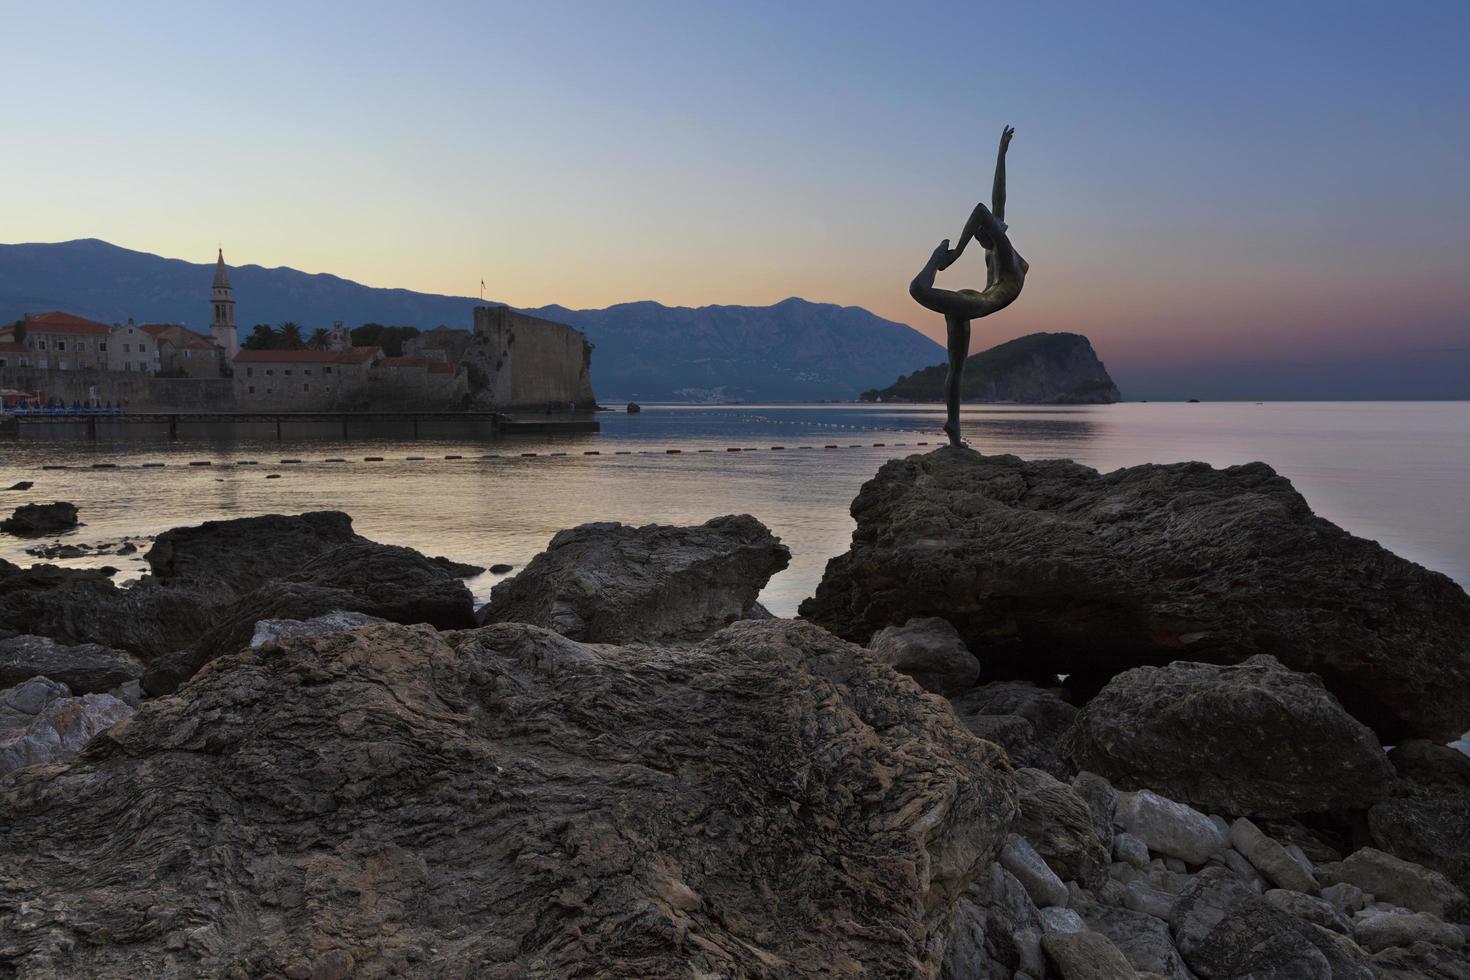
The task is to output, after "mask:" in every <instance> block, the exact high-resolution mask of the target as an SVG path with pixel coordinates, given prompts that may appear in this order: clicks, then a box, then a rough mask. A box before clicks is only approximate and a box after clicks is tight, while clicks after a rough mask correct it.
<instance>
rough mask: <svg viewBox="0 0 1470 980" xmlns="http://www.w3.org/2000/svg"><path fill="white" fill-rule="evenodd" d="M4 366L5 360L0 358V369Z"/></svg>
mask: <svg viewBox="0 0 1470 980" xmlns="http://www.w3.org/2000/svg"><path fill="white" fill-rule="evenodd" d="M4 366H5V358H3V357H0V368H3V367H4Z"/></svg>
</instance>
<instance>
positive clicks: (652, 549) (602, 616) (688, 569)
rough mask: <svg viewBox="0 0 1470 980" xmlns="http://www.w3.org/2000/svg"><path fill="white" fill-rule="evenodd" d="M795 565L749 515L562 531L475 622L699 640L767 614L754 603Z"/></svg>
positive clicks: (602, 636) (602, 639) (577, 635)
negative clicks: (769, 583)
mask: <svg viewBox="0 0 1470 980" xmlns="http://www.w3.org/2000/svg"><path fill="white" fill-rule="evenodd" d="M790 560H791V552H790V551H789V550H788V549H787V547H786V546H785V545H783V544H782V543H781V541H780V539H779V538H777V537H776V536H775V535H773V534H771V532H770V531H769V530H767V529H766V526H765V525H764V524H762V523H761V522H760V521H758V520H756V519H755V518H754V517H751V516H750V515H748V514H741V515H732V516H726V517H716V518H714V519H713V520H710V521H706V522H705V523H704V524H701V525H699V526H698V527H672V526H666V525H661V524H649V525H646V526H644V527H631V526H629V525H625V524H617V523H597V524H583V525H581V526H579V527H574V528H570V529H569V530H565V531H559V532H557V534H556V535H555V536H554V537H553V538H552V539H551V543H550V544H549V545H548V546H547V548H546V550H545V551H543V552H542V553H541V554H539V555H537V556H536V557H535V558H533V559H531V561H530V562H529V563H528V564H527V565H526V566H525V568H523V569H521V571H520V572H518V573H516V575H515V577H514V578H510V579H507V580H505V581H503V582H501V583H499V584H498V585H496V586H495V588H494V589H493V590H492V591H491V593H490V601H489V603H487V604H486V605H485V606H482V607H481V608H480V611H479V612H478V614H477V616H478V619H479V621H480V622H481V623H482V624H489V623H508V622H509V623H529V624H532V625H536V626H545V627H546V628H548V629H553V630H556V631H557V632H558V633H560V634H562V635H563V636H566V637H569V638H571V639H575V640H582V641H584V642H588V643H631V642H637V641H645V642H656V641H666V640H695V639H699V638H701V637H704V636H708V635H710V634H711V633H713V632H715V631H716V630H718V629H720V628H721V627H724V626H726V625H728V624H729V623H732V622H735V621H736V620H740V619H749V618H751V617H753V616H759V615H762V614H764V610H762V609H761V607H760V606H759V605H758V604H757V602H756V597H757V596H758V595H759V594H760V590H761V589H762V588H763V587H764V586H765V584H766V582H767V581H768V580H769V579H770V577H771V576H772V575H774V574H776V573H777V572H779V571H781V570H782V569H783V568H785V567H786V565H787V564H788V563H789V562H790Z"/></svg>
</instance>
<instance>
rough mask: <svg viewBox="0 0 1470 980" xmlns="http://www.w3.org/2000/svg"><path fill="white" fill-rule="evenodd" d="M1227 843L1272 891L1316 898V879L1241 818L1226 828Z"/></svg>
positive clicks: (1282, 848)
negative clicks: (1299, 893)
mask: <svg viewBox="0 0 1470 980" xmlns="http://www.w3.org/2000/svg"><path fill="white" fill-rule="evenodd" d="M1230 843H1231V844H1232V845H1234V846H1235V849H1236V850H1237V851H1239V852H1240V853H1241V854H1244V855H1245V857H1246V860H1248V861H1250V863H1251V864H1252V865H1253V866H1254V867H1255V869H1256V870H1257V871H1259V872H1260V873H1261V874H1262V875H1263V876H1265V878H1266V880H1267V881H1269V882H1271V883H1272V884H1274V885H1275V886H1276V887H1278V888H1289V889H1291V890H1292V891H1294V892H1302V893H1303V894H1307V895H1315V894H1317V892H1318V890H1319V889H1318V886H1317V879H1316V878H1313V877H1312V873H1311V872H1310V871H1308V870H1307V869H1306V868H1303V867H1302V866H1301V865H1300V864H1298V863H1297V861H1296V859H1295V858H1293V857H1292V856H1291V855H1290V854H1288V853H1287V851H1286V848H1284V847H1282V846H1281V845H1280V844H1278V843H1277V842H1276V841H1275V840H1273V839H1271V838H1270V837H1268V836H1266V834H1265V833H1264V832H1263V831H1262V830H1261V828H1259V827H1257V826H1256V825H1255V824H1253V823H1251V822H1250V821H1249V820H1247V819H1246V818H1245V817H1241V818H1240V819H1239V820H1237V821H1235V823H1233V824H1231V825H1230Z"/></svg>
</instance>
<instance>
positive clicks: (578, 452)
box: [0, 403, 1470, 615]
mask: <svg viewBox="0 0 1470 980" xmlns="http://www.w3.org/2000/svg"><path fill="white" fill-rule="evenodd" d="M965 417H966V426H967V428H966V433H967V436H968V437H969V438H970V440H971V442H972V444H974V445H975V446H976V447H977V448H979V449H981V450H983V451H985V452H1008V453H1015V454H1016V455H1019V456H1022V457H1027V458H1047V457H1069V458H1073V459H1076V460H1077V461H1079V462H1082V463H1085V464H1087V465H1090V466H1094V467H1097V468H1099V469H1103V470H1108V469H1113V468H1116V467H1118V466H1126V465H1133V464H1136V463H1143V462H1171V461H1175V460H1181V459H1197V460H1203V461H1205V462H1209V463H1213V464H1215V465H1229V464H1233V463H1244V462H1249V461H1252V460H1256V459H1261V460H1265V461H1266V462H1268V463H1270V464H1272V465H1273V466H1275V467H1276V468H1277V469H1278V470H1280V471H1281V472H1282V473H1284V474H1285V475H1287V476H1288V477H1290V478H1291V479H1292V480H1293V481H1294V482H1295V483H1296V486H1297V488H1298V489H1300V490H1301V491H1302V492H1303V493H1304V494H1305V495H1306V496H1307V499H1308V500H1309V501H1310V502H1311V503H1312V505H1313V507H1314V509H1315V510H1316V511H1317V512H1318V513H1320V514H1322V515H1323V516H1325V517H1328V518H1329V519H1331V520H1333V521H1335V522H1337V523H1339V524H1341V525H1343V526H1344V527H1347V528H1348V529H1349V530H1352V531H1354V532H1355V533H1357V534H1361V535H1364V536H1366V537H1370V538H1374V539H1376V540H1378V541H1380V542H1381V543H1383V544H1384V545H1385V546H1386V547H1388V548H1390V549H1392V550H1394V551H1397V552H1398V553H1400V554H1403V555H1406V556H1408V557H1411V558H1413V559H1415V560H1416V561H1420V562H1422V563H1424V564H1426V565H1429V566H1430V567H1432V568H1438V569H1440V570H1442V571H1445V572H1447V573H1448V574H1450V575H1451V577H1453V578H1455V579H1456V580H1457V581H1459V582H1460V583H1461V584H1462V585H1463V584H1466V583H1470V512H1467V510H1466V508H1465V507H1464V503H1465V499H1464V489H1463V488H1464V487H1465V486H1467V485H1470V404H1467V403H1384V404H1365V403H1295V404H1277V405H1273V404H1268V405H1251V404H1203V405H1183V404H1162V403H1156V404H1125V405H1107V406H1058V407H1038V406H995V405H991V406H974V407H971V408H969V409H967V410H966V412H965ZM601 420H602V423H603V431H602V432H601V433H596V434H578V435H565V436H554V437H526V436H517V437H513V438H509V439H499V440H497V439H496V438H495V437H494V436H493V434H492V433H490V431H489V429H488V427H487V426H485V425H483V424H481V423H462V422H435V423H421V425H420V430H419V431H420V438H418V439H414V438H412V426H411V425H410V424H409V423H406V422H404V423H396V424H395V423H386V424H374V425H371V426H369V425H366V424H364V425H353V426H352V427H351V428H350V430H349V438H348V439H347V440H345V441H344V440H343V439H342V436H341V429H340V426H337V425H335V424H333V423H311V424H290V425H287V426H285V427H284V428H283V430H282V439H281V440H279V441H278V440H277V439H276V437H275V430H274V426H273V425H261V424H251V425H228V426H207V425H181V426H180V430H179V435H180V438H179V440H178V441H177V442H170V441H169V440H168V438H167V432H166V430H165V429H164V428H163V427H162V426H159V427H153V426H138V425H131V424H126V425H112V426H108V425H105V424H104V426H103V427H102V429H101V431H100V433H99V440H98V441H97V442H95V443H92V442H88V441H86V439H85V438H84V432H83V430H82V428H81V427H80V426H77V427H75V429H74V431H70V432H64V431H61V430H60V429H40V428H33V427H28V428H27V429H26V430H25V435H24V436H23V437H22V438H21V439H20V440H18V441H9V442H0V487H3V486H9V485H10V484H11V483H13V482H15V481H17V480H34V481H35V483H36V486H35V489H33V490H31V491H29V492H28V493H24V494H22V493H0V509H5V508H8V507H10V506H14V505H16V504H19V503H22V502H24V501H26V500H35V501H42V500H71V501H72V502H74V503H76V504H77V505H78V507H80V508H81V515H82V520H83V521H85V522H86V525H87V526H85V527H83V528H81V529H79V530H78V531H76V532H73V533H71V534H68V535H65V536H63V538H61V539H60V540H66V541H72V542H87V543H97V542H102V541H107V540H116V539H117V538H118V537H120V536H122V535H134V536H136V535H139V534H154V533H157V532H158V531H161V530H164V529H167V528H169V527H173V526H175V525H178V524H188V523H197V522H198V521H202V520H208V519H211V518H221V517H238V516H245V515H251V514H263V513H270V512H282V511H302V510H315V509H324V508H334V509H341V510H345V511H347V512H348V513H350V514H352V516H353V518H354V522H355V525H356V527H357V528H358V530H359V531H360V532H361V533H363V534H366V535H368V536H369V537H372V538H375V539H377V540H380V541H385V542H389V543H393V544H405V545H409V546H411V547H414V548H417V549H419V550H421V551H425V552H427V553H429V554H434V555H446V556H448V557H451V558H455V559H458V560H461V561H471V562H475V563H477V564H481V565H490V564H492V563H494V562H508V563H511V564H514V565H517V566H519V565H521V564H524V563H525V562H526V561H527V560H528V559H529V558H530V557H531V556H533V555H534V554H536V553H537V552H538V551H540V550H541V549H542V548H544V547H545V545H546V542H547V541H548V539H549V538H550V537H551V535H552V534H554V533H555V532H556V531H557V530H559V529H561V528H563V527H568V526H571V525H573V524H578V523H582V522H584V521H592V520H618V521H624V522H628V523H635V524H642V523H649V522H659V523H681V524H682V523H697V522H701V521H704V520H707V519H708V518H710V517H714V516H717V515H719V514H726V513H737V512H747V513H751V514H754V515H755V516H756V517H758V518H760V519H761V520H762V521H764V522H765V523H766V524H768V525H769V526H770V527H771V528H772V529H773V530H774V531H775V532H776V533H777V534H778V535H780V536H781V538H782V539H783V540H784V541H785V542H786V543H787V544H788V545H789V546H790V547H791V550H792V553H793V558H792V565H791V567H790V568H789V569H787V570H786V571H785V572H783V573H781V574H780V575H778V576H777V577H776V578H775V579H773V580H772V582H771V584H770V586H769V587H768V588H767V590H766V592H765V594H764V595H763V600H764V601H765V602H766V603H767V605H769V606H770V608H771V609H772V610H773V611H775V612H777V613H778V614H782V615H789V614H791V613H793V612H794V611H795V608H796V604H797V603H798V602H800V600H801V599H802V598H804V597H805V596H807V595H809V594H810V593H811V591H812V589H813V587H814V586H815V584H816V582H817V580H818V579H819V578H820V577H821V574H822V569H823V567H824V565H825V563H826V561H827V559H828V558H830V557H831V556H833V555H836V554H838V553H840V552H842V551H844V550H846V547H847V543H848V539H849V536H850V535H851V533H852V521H851V519H850V517H849V516H848V513H847V508H848V505H849V504H850V503H851V501H852V498H853V496H854V495H856V493H857V491H858V488H859V487H860V486H861V485H862V483H863V481H865V480H866V479H868V478H869V477H870V476H871V475H872V474H873V472H874V471H875V470H876V469H877V467H878V466H879V465H881V464H882V462H883V461H885V460H887V459H890V458H892V457H895V456H902V455H905V454H907V453H911V452H923V451H925V450H924V449H921V448H919V447H917V446H916V445H915V443H917V442H919V441H927V442H929V443H930V447H931V448H932V447H933V446H935V445H938V444H939V442H940V440H941V439H942V436H941V435H940V434H939V426H940V424H941V423H942V422H943V411H942V409H941V408H940V407H939V406H934V405H902V406H894V405H874V406H866V405H810V406H667V407H665V406H645V409H644V411H643V412H642V413H641V414H638V415H626V414H622V413H608V414H605V415H603V416H601ZM68 428H72V427H70V426H68ZM873 443H884V445H883V446H882V447H875V446H873ZM899 444H902V445H899ZM828 445H835V446H838V447H839V448H837V449H825V448H822V447H824V446H828ZM773 446H782V447H784V448H783V449H779V450H774V449H772V448H771V447H773ZM803 446H810V447H812V448H810V449H803V448H801V447H803ZM853 446H858V447H860V448H851V447H853ZM729 447H738V448H742V449H753V450H758V451H756V452H739V453H731V452H727V451H726V450H727V448H729ZM668 449H678V450H679V451H680V452H679V453H678V454H677V455H670V454H667V453H666V452H665V450H668ZM700 450H711V451H710V452H701V451H700ZM532 452H534V453H537V456H535V457H534V458H532V457H523V456H521V455H520V454H521V453H532ZM589 452H595V453H597V454H598V455H595V456H589V455H584V453H589ZM551 453H561V454H565V455H557V456H551V455H548V454H551ZM487 454H494V455H493V456H491V458H482V457H485V456H486V455H487ZM366 456H381V457H383V461H382V462H365V461H364V459H363V458H364V457H366ZM408 456H422V457H425V458H424V459H421V460H409V459H406V458H405V457H408ZM445 456H462V457H464V458H462V459H457V460H446V459H444V457H445ZM329 458H334V459H335V458H340V459H344V460H347V461H348V462H342V463H327V462H325V460H326V459H329ZM282 459H299V460H301V462H299V463H281V462H280V461H281V460H282ZM206 460H207V461H209V462H210V463H211V464H212V465H210V466H208V467H191V466H189V465H187V464H188V463H189V462H191V461H200V462H202V461H206ZM244 460H253V461H255V465H253V466H252V465H237V464H238V463H239V462H240V461H244ZM94 462H107V463H113V464H116V465H117V466H118V467H119V469H116V470H91V469H88V468H86V467H90V465H91V464H92V463H94ZM154 462H161V463H165V464H167V465H166V466H165V467H162V468H142V467H141V464H143V463H154ZM47 464H50V465H57V464H64V465H67V466H68V467H70V468H68V469H65V470H42V469H41V467H42V466H43V465H47ZM272 474H276V475H278V476H279V478H276V479H267V477H268V476H270V475H272ZM25 544H27V542H21V541H18V540H17V539H14V538H8V537H4V536H0V557H5V558H8V559H9V560H11V561H20V562H29V561H31V560H32V559H31V558H30V557H29V556H27V555H25V554H24V553H23V550H22V549H23V548H24V546H25ZM65 563H68V564H94V565H96V564H106V563H112V564H116V565H119V566H124V565H125V566H127V567H126V568H125V569H124V571H125V573H126V574H132V575H136V574H137V573H138V572H139V570H141V568H142V567H143V564H142V562H141V561H140V560H137V558H136V556H131V557H122V558H120V557H113V556H104V557H100V558H95V559H76V560H73V561H70V562H65ZM494 580H495V577H494V576H490V575H485V576H481V578H480V579H478V580H476V581H473V582H472V583H471V586H472V588H473V589H474V591H475V592H476V594H477V596H479V597H481V598H483V597H484V595H485V594H486V593H487V592H488V591H489V588H490V586H491V585H492V584H493V583H494Z"/></svg>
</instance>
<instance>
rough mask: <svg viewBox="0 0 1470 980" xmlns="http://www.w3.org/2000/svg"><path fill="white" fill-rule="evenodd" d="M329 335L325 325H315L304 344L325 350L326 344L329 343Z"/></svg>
mask: <svg viewBox="0 0 1470 980" xmlns="http://www.w3.org/2000/svg"><path fill="white" fill-rule="evenodd" d="M331 337H332V334H331V331H329V330H328V329H327V328H326V327H317V328H316V329H315V330H313V331H312V332H311V339H310V340H309V341H307V342H306V346H308V347H310V348H311V349H312V350H326V349H327V344H329V343H331Z"/></svg>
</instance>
